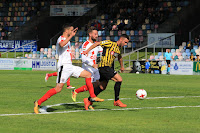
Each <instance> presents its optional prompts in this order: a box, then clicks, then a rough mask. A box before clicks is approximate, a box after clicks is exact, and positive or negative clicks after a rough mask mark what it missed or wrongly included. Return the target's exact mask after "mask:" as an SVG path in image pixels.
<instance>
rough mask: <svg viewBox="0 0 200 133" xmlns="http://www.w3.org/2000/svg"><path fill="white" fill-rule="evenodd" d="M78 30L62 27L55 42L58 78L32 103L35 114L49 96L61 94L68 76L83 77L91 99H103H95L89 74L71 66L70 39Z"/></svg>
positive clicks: (100, 100)
mask: <svg viewBox="0 0 200 133" xmlns="http://www.w3.org/2000/svg"><path fill="white" fill-rule="evenodd" d="M77 30H78V28H75V29H74V27H73V26H71V25H64V26H63V34H62V36H60V37H59V38H58V40H57V44H56V47H57V50H58V56H59V60H58V76H57V84H56V87H55V88H52V89H50V90H49V91H47V93H46V94H45V95H44V96H42V97H41V98H40V99H39V100H38V101H35V102H34V112H35V113H36V114H38V113H39V111H38V107H39V106H40V105H41V104H42V103H43V102H45V101H46V100H47V99H49V98H50V97H51V96H53V95H55V94H57V93H58V92H61V90H62V88H63V86H64V84H65V83H66V81H67V79H68V78H69V77H70V76H74V77H76V78H78V77H83V78H85V82H86V85H87V87H88V90H89V93H90V96H91V97H92V98H91V99H92V100H94V101H96V102H102V101H104V100H103V99H100V98H98V97H96V95H95V94H94V88H93V85H92V82H91V73H90V72H88V71H86V70H84V69H83V68H81V67H78V66H74V65H72V56H71V45H70V39H71V38H72V37H73V36H74V35H75V34H76V32H77Z"/></svg>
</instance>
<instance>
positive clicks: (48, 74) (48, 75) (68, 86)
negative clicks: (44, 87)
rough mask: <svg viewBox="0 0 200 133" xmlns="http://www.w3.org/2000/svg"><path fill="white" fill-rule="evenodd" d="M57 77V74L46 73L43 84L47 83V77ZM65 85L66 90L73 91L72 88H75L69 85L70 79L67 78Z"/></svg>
mask: <svg viewBox="0 0 200 133" xmlns="http://www.w3.org/2000/svg"><path fill="white" fill-rule="evenodd" d="M57 75H58V73H57V72H54V73H46V76H45V82H47V80H48V79H49V77H52V76H57ZM66 84H67V89H74V88H75V87H73V86H71V85H70V78H68V80H67V82H66Z"/></svg>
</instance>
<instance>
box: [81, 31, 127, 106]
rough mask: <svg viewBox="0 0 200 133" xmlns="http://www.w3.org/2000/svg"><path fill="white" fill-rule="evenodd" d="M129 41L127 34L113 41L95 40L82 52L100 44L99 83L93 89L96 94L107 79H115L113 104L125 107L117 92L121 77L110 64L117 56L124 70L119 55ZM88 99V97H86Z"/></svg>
mask: <svg viewBox="0 0 200 133" xmlns="http://www.w3.org/2000/svg"><path fill="white" fill-rule="evenodd" d="M128 42H129V36H127V35H126V34H123V35H122V36H121V37H120V38H119V40H118V41H117V42H113V41H110V40H105V41H101V42H96V43H95V44H93V45H92V46H91V47H90V48H88V49H87V50H86V51H85V52H83V54H87V53H88V52H89V51H90V50H92V49H93V48H95V47H97V46H98V45H101V47H102V48H103V52H102V57H101V61H100V64H99V73H100V80H99V81H100V85H99V86H98V87H97V88H95V89H94V93H95V95H98V94H99V93H100V92H102V91H103V90H105V89H106V86H107V84H108V81H109V80H113V81H115V82H116V83H115V86H114V90H115V101H114V106H119V107H126V104H123V103H122V102H121V101H120V100H119V92H120V88H121V83H122V77H121V76H120V75H119V74H118V73H117V72H116V71H115V70H114V69H113V68H112V64H113V63H114V59H115V58H116V57H118V61H119V63H120V66H121V71H122V72H123V71H124V66H123V61H122V56H121V52H120V50H121V48H122V47H123V46H125V45H127V43H128ZM88 100H90V98H88Z"/></svg>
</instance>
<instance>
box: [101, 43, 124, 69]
mask: <svg viewBox="0 0 200 133" xmlns="http://www.w3.org/2000/svg"><path fill="white" fill-rule="evenodd" d="M100 45H101V47H102V48H103V53H102V57H101V61H100V64H99V67H105V66H108V67H112V64H113V62H114V60H115V58H116V57H118V55H120V54H121V52H120V50H121V48H120V47H119V46H118V45H117V43H116V42H112V41H110V40H105V41H101V42H100Z"/></svg>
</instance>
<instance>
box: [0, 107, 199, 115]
mask: <svg viewBox="0 0 200 133" xmlns="http://www.w3.org/2000/svg"><path fill="white" fill-rule="evenodd" d="M174 108H200V105H197V106H168V107H141V108H120V109H95V110H89V111H109V110H118V111H119V110H122V111H123V110H140V109H174ZM84 111H86V110H71V111H60V112H45V113H39V115H42V114H64V113H73V112H74V113H76V112H84ZM17 115H18V116H19V115H20V116H22V115H34V113H19V114H0V116H17Z"/></svg>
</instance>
